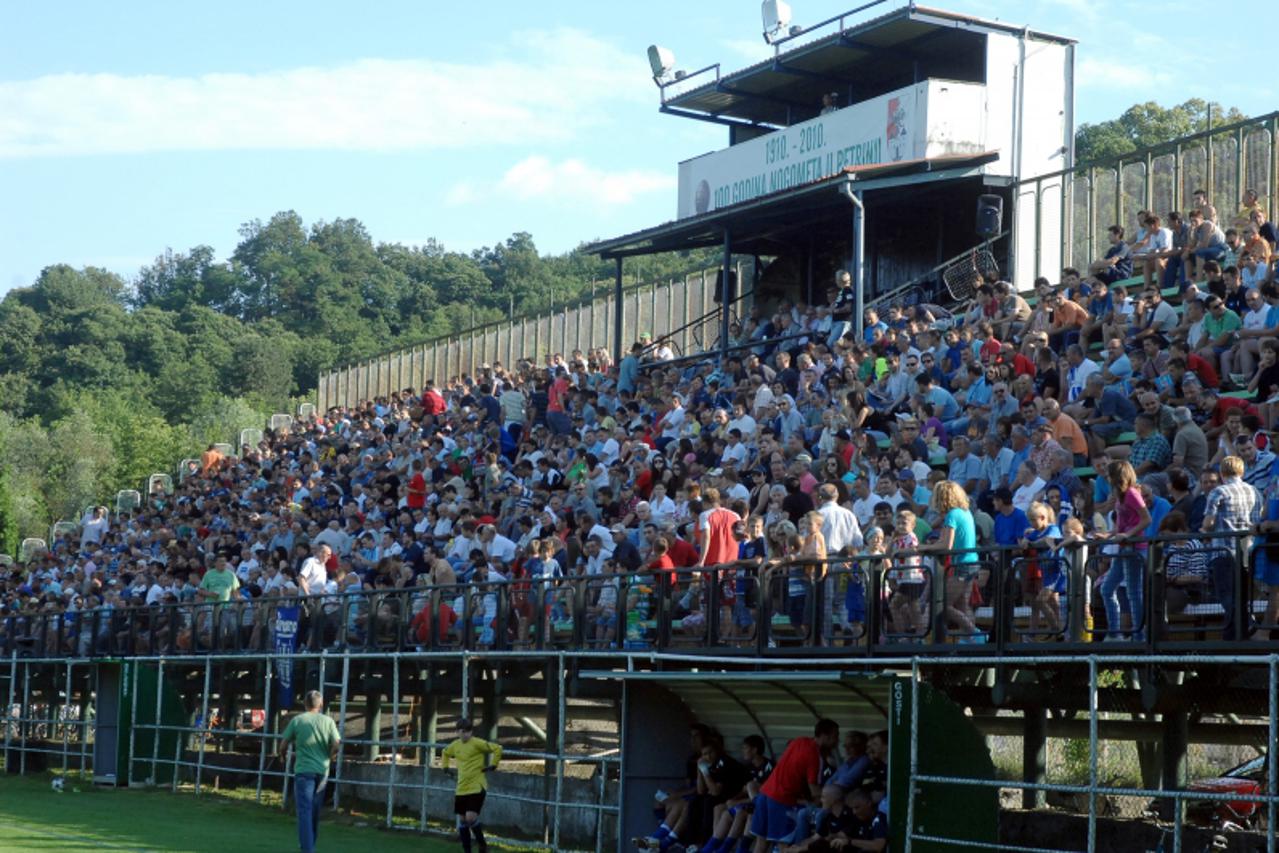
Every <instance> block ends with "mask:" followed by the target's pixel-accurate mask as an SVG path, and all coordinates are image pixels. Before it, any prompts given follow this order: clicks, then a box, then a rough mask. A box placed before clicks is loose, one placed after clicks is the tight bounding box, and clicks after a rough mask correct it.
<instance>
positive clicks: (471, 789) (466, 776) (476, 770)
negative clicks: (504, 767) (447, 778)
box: [444, 719, 502, 853]
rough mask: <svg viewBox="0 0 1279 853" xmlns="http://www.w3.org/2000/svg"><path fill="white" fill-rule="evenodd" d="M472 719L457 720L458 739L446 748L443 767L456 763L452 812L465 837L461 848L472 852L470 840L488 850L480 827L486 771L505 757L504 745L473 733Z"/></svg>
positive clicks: (486, 785) (480, 851) (468, 852)
mask: <svg viewBox="0 0 1279 853" xmlns="http://www.w3.org/2000/svg"><path fill="white" fill-rule="evenodd" d="M473 730H474V726H472V725H471V721H470V720H467V719H461V720H458V721H457V733H458V738H457V740H455V741H453V742H452V743H451V744H449V745H448V746H446V747H445V748H444V769H445V770H447V769H449V768H450V767H452V765H453V762H455V761H456V762H457V791H456V793H455V795H454V797H453V811H454V812H456V813H457V834H458V837H459V838H460V839H462V849H463V850H464V851H466V853H471V839H472V838H474V839H475V844H476V846H477V847H478V848H479V853H488V849H489V846H488V842H487V841H485V840H484V830H483V829H481V828H480V809H482V808H484V795H485V793H486V789H487V788H488V784H487V780H486V779H485V778H484V774H485V773H487V772H489V771H490V770H495V769H497V763H498V762H499V761H501V760H502V747H501V746H500V745H499V744H496V743H489V742H488V741H486V740H481V739H479V738H477V737H474V736H473V735H472V731H473Z"/></svg>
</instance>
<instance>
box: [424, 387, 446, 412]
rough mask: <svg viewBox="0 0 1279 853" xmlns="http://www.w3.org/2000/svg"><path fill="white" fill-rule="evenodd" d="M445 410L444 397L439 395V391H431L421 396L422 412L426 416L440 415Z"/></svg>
mask: <svg viewBox="0 0 1279 853" xmlns="http://www.w3.org/2000/svg"><path fill="white" fill-rule="evenodd" d="M447 408H448V406H447V405H446V404H445V402H444V397H443V396H441V395H440V392H439V391H435V390H431V391H427V392H426V393H425V394H423V395H422V411H424V412H426V413H427V414H428V415H438V414H441V413H443V412H444V410H445V409H447Z"/></svg>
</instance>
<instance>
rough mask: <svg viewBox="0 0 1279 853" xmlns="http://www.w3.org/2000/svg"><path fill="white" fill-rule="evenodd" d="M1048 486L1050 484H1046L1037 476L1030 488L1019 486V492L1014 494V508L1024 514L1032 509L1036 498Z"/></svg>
mask: <svg viewBox="0 0 1279 853" xmlns="http://www.w3.org/2000/svg"><path fill="white" fill-rule="evenodd" d="M1046 485H1048V484H1047V483H1045V482H1044V479H1043V478H1042V477H1040V476H1039V475H1038V474H1036V475H1035V481H1034V482H1033V483H1031V484H1030V485H1028V486H1018V487H1017V491H1015V492H1013V506H1015V507H1017V509H1019V510H1021V511H1022V512H1025V511H1026V510H1028V509H1030V505H1031V504H1032V503H1034V502H1035V496H1036V495H1038V494H1039V493H1040V492H1041V491H1043V489H1044V486H1046Z"/></svg>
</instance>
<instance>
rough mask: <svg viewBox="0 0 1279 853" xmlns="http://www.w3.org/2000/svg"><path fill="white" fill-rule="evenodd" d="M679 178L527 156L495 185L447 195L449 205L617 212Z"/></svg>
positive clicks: (464, 187) (460, 188)
mask: <svg viewBox="0 0 1279 853" xmlns="http://www.w3.org/2000/svg"><path fill="white" fill-rule="evenodd" d="M674 187H675V176H674V175H671V174H667V173H665V172H656V171H653V170H643V169H625V170H620V171H613V172H610V171H606V170H604V169H600V168H598V167H596V166H591V165H588V164H586V163H583V162H582V161H581V160H577V159H574V158H569V159H567V160H559V161H554V160H551V159H550V158H548V157H544V156H541V155H537V154H535V155H531V156H529V157H525V158H524V159H523V160H521V161H519V162H518V163H516V164H515V165H513V166H511V167H510V168H509V169H507V170H506V172H505V173H503V175H502V177H501V178H500V179H498V180H497V181H496V182H495V183H494V184H492V185H491V186H479V185H476V184H475V183H472V182H470V181H461V182H459V183H457V184H454V185H453V187H452V188H450V189H449V191H448V193H447V194H446V195H445V200H446V202H447V203H449V204H453V205H462V204H471V203H475V202H479V201H482V200H483V199H484V198H485V197H496V196H502V197H506V198H514V199H517V200H519V201H544V202H550V203H553V204H570V205H579V206H586V207H589V208H592V209H606V208H615V207H617V206H619V205H625V204H629V203H630V202H632V201H634V200H635V199H636V198H637V197H638V196H641V195H646V194H648V193H652V192H657V191H664V190H671V189H674Z"/></svg>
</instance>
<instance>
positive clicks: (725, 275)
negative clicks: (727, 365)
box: [719, 226, 733, 371]
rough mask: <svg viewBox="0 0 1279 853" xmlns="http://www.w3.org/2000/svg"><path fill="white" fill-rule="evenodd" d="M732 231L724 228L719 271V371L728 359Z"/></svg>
mask: <svg viewBox="0 0 1279 853" xmlns="http://www.w3.org/2000/svg"><path fill="white" fill-rule="evenodd" d="M732 276H733V231H732V229H731V228H729V227H727V226H725V228H724V264H723V267H722V269H721V271H720V282H719V369H720V370H721V371H722V370H723V369H724V362H725V361H726V360H727V358H728V347H729V340H728V316H729V313H730V311H729V309H731V308H732V306H733V288H732Z"/></svg>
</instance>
